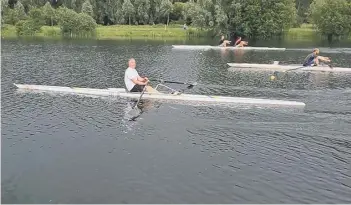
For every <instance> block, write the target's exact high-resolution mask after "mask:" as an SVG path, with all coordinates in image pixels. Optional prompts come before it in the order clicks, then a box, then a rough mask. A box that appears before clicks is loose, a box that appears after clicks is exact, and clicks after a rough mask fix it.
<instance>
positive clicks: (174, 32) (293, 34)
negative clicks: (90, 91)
mask: <svg viewBox="0 0 351 205" xmlns="http://www.w3.org/2000/svg"><path fill="white" fill-rule="evenodd" d="M284 35H285V36H286V37H289V38H299V39H305V38H307V39H308V38H314V37H316V36H318V33H317V31H316V29H314V28H313V26H312V25H311V24H304V25H301V27H299V28H291V29H289V30H288V31H286V32H285V33H284ZM1 36H2V37H16V36H17V34H16V27H15V26H13V25H4V26H3V28H2V29H1ZM35 36H47V37H50V36H51V37H59V36H61V30H60V28H59V27H58V26H43V27H42V28H41V30H40V32H37V33H36V34H35ZM95 37H96V38H97V39H120V38H126V37H128V38H178V39H179V38H191V37H197V38H201V37H208V32H207V31H206V30H200V29H198V28H192V27H189V28H188V29H187V30H184V29H183V26H182V25H179V24H176V25H169V26H165V25H154V26H151V25H140V26H136V25H133V26H129V25H113V26H101V25H99V26H98V27H97V28H96V36H95ZM348 39H351V35H350V36H349V38H348Z"/></svg>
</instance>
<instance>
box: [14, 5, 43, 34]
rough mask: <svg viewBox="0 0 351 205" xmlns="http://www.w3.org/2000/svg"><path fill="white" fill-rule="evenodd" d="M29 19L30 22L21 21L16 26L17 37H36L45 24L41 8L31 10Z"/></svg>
mask: <svg viewBox="0 0 351 205" xmlns="http://www.w3.org/2000/svg"><path fill="white" fill-rule="evenodd" d="M29 17H30V18H29V19H28V20H20V21H19V22H18V23H17V24H16V32H17V35H34V34H35V33H36V32H38V31H40V28H41V27H42V26H43V25H44V24H45V21H44V18H43V12H42V10H41V9H39V8H34V9H31V10H30V11H29Z"/></svg>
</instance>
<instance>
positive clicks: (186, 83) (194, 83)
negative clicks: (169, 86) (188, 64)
mask: <svg viewBox="0 0 351 205" xmlns="http://www.w3.org/2000/svg"><path fill="white" fill-rule="evenodd" d="M159 81H160V82H163V83H173V84H181V85H191V86H195V85H197V82H193V83H188V82H178V81H169V80H159Z"/></svg>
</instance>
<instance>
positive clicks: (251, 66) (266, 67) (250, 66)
mask: <svg viewBox="0 0 351 205" xmlns="http://www.w3.org/2000/svg"><path fill="white" fill-rule="evenodd" d="M227 64H228V65H229V66H230V67H232V68H233V69H232V70H240V71H242V70H248V71H250V70H258V71H282V72H284V71H288V70H291V69H296V68H298V69H296V70H293V71H294V72H351V68H341V67H333V68H330V67H329V66H312V67H311V66H308V67H304V66H302V65H279V64H256V63H227Z"/></svg>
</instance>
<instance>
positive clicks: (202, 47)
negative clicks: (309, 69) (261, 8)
mask: <svg viewBox="0 0 351 205" xmlns="http://www.w3.org/2000/svg"><path fill="white" fill-rule="evenodd" d="M172 47H173V49H185V50H210V49H214V50H222V49H229V50H274V51H285V49H286V48H273V47H251V46H245V47H233V46H228V47H221V46H210V45H172Z"/></svg>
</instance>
